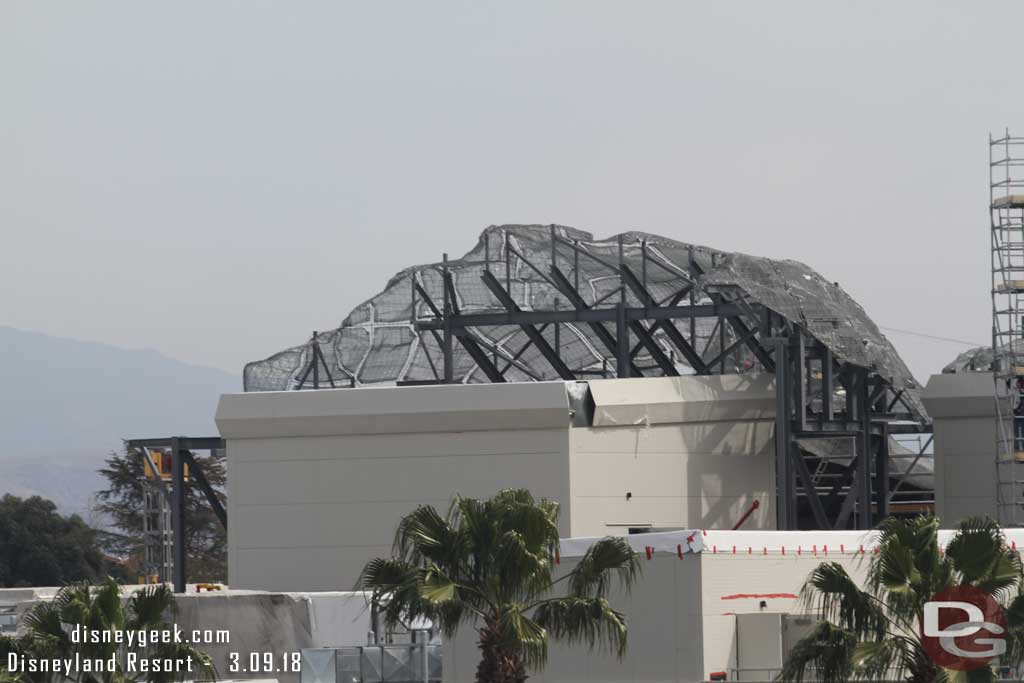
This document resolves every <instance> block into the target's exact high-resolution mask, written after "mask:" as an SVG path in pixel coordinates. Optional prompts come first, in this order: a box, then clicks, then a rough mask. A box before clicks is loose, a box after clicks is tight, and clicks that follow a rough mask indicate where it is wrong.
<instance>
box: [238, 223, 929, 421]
mask: <svg viewBox="0 0 1024 683" xmlns="http://www.w3.org/2000/svg"><path fill="white" fill-rule="evenodd" d="M552 235H557V237H558V238H560V239H558V240H557V241H553V240H552ZM573 245H575V247H577V249H574V248H573ZM552 259H554V260H555V261H556V262H557V265H558V267H559V269H560V270H561V272H563V273H564V274H565V275H566V278H567V279H568V280H569V281H570V282H571V283H572V284H573V286H574V287H575V289H576V290H577V291H578V292H579V293H580V294H581V295H582V298H583V300H584V302H585V304H586V306H587V307H589V308H606V307H614V306H616V305H618V304H619V303H620V302H622V303H624V304H625V305H626V306H629V307H641V306H644V302H641V301H640V300H639V298H638V297H637V295H636V294H635V292H633V291H632V290H630V289H629V288H626V287H624V286H623V284H622V281H621V280H620V277H619V274H618V267H619V264H620V263H622V264H625V265H626V266H627V267H628V268H629V269H630V270H632V271H633V272H634V273H636V274H637V276H638V277H642V279H643V282H644V283H645V284H646V288H647V290H648V291H649V293H650V295H651V297H652V299H653V300H654V301H656V302H658V303H659V304H666V303H672V302H671V300H672V299H673V297H674V295H678V294H679V293H680V291H681V290H682V289H683V288H685V287H686V286H687V285H688V284H692V285H693V287H692V294H691V293H689V292H687V293H686V294H685V295H684V296H683V297H682V298H681V300H680V301H676V302H675V303H681V304H688V303H695V304H701V303H712V302H714V301H716V300H717V301H730V302H737V303H739V304H744V305H745V304H760V305H762V306H764V307H765V308H768V309H770V310H771V311H774V312H775V313H777V314H779V315H780V316H782V317H783V318H785V319H786V320H788V321H791V322H793V323H798V324H799V325H800V326H801V327H802V328H803V329H804V330H806V331H807V332H808V333H809V334H810V335H812V336H813V337H814V338H816V339H818V340H819V341H821V342H822V343H823V344H824V345H825V346H827V347H828V348H829V349H831V351H832V352H833V354H834V355H835V357H836V359H837V360H840V361H847V362H850V363H853V364H855V365H859V366H861V367H866V368H870V369H872V370H874V371H875V372H877V373H878V374H879V375H882V376H883V377H886V378H888V379H890V380H891V381H892V383H893V386H894V390H895V391H900V390H902V391H903V394H902V396H903V399H904V400H905V401H906V403H907V404H908V405H909V407H910V408H911V412H913V413H916V414H917V415H919V416H924V415H925V411H924V408H923V406H922V404H921V403H920V399H919V394H920V390H919V386H918V384H917V382H916V381H915V380H914V378H913V376H912V375H911V373H910V371H909V370H908V369H907V367H906V365H905V364H904V363H903V361H902V359H901V358H900V357H899V354H898V353H897V352H896V350H895V349H894V348H893V346H892V344H890V343H889V341H888V340H887V339H886V338H885V336H884V335H883V334H882V333H881V332H880V330H879V329H878V327H877V326H876V325H875V323H874V322H873V321H872V320H871V319H870V318H869V317H868V315H867V314H866V313H865V311H864V309H863V308H862V307H861V306H860V305H859V304H858V303H857V302H856V301H854V300H853V298H851V297H850V296H849V295H848V294H847V293H846V292H845V291H843V289H842V288H841V287H839V286H838V284H836V283H833V282H830V281H828V280H826V279H825V278H823V277H822V276H821V275H819V274H818V273H817V272H815V271H814V270H812V269H811V268H809V267H808V266H806V265H804V264H802V263H799V262H797V261H789V260H774V259H768V258H761V257H756V256H749V255H746V254H741V253H730V252H722V251H718V250H715V249H711V248H708V247H703V246H697V245H690V244H686V243H683V242H678V241H675V240H671V239H668V238H665V237H660V236H658V235H652V234H647V233H639V232H627V233H623V234H622V235H616V236H614V237H611V238H609V239H605V240H596V239H594V237H593V235H591V234H590V233H587V232H584V231H582V230H577V229H574V228H570V227H565V226H546V225H505V226H491V227H489V228H487V229H486V230H485V231H484V232H483V233H482V234H481V235H480V238H479V239H478V240H477V244H476V246H475V247H474V248H473V249H471V250H470V251H469V252H468V253H467V254H465V255H464V256H463V257H462V258H460V259H455V260H450V261H448V262H447V264H442V263H432V264H426V265H420V266H414V267H412V268H407V269H405V270H403V271H401V272H400V273H398V274H397V275H395V276H394V277H393V278H391V280H390V281H389V282H388V283H387V285H386V286H385V288H384V290H383V291H382V292H381V293H380V294H377V295H376V296H374V297H372V298H370V299H369V300H367V301H365V302H363V303H362V304H360V305H359V306H357V307H356V308H355V309H354V310H353V311H352V312H351V313H350V314H349V315H348V317H346V318H345V320H344V322H342V324H341V326H340V327H338V328H336V329H334V330H330V331H327V332H321V333H320V334H319V338H318V341H319V344H320V350H321V352H322V354H323V357H324V362H325V364H326V366H327V368H328V369H329V371H330V373H331V375H332V377H333V378H334V379H335V380H337V381H339V382H342V383H344V384H352V385H356V386H359V385H374V384H393V383H395V382H398V381H431V380H438V379H440V378H441V376H442V373H443V370H442V363H443V351H442V348H441V345H440V344H439V340H438V339H437V338H436V337H435V336H434V335H433V334H431V333H430V332H429V331H422V330H421V331H417V330H416V327H415V323H416V321H425V320H430V319H433V318H435V315H436V314H435V311H433V310H432V309H431V307H430V303H428V302H427V301H425V300H424V298H423V297H422V296H415V295H414V293H413V291H414V285H415V284H418V285H419V286H420V287H421V288H422V289H423V290H424V292H426V294H427V295H428V296H429V297H430V299H432V301H433V302H438V303H439V302H440V301H441V300H442V299H443V296H444V293H443V287H442V282H443V276H442V268H443V267H444V266H445V265H446V266H447V268H448V270H449V272H450V273H451V276H452V280H453V283H454V289H455V301H454V302H453V304H454V305H455V306H456V307H457V308H458V310H459V312H460V313H462V314H470V313H503V312H505V310H506V309H505V308H504V307H503V306H502V305H501V303H500V302H499V301H498V299H497V298H496V297H495V295H494V294H493V293H492V292H491V290H490V289H488V287H487V286H485V284H484V283H483V281H482V279H481V278H482V276H483V274H484V271H485V270H490V272H491V273H492V274H493V275H494V276H495V277H496V278H497V279H498V280H499V281H500V282H501V283H502V284H503V286H505V287H506V289H507V290H508V291H509V292H510V293H511V295H512V298H513V299H514V300H515V302H516V304H517V305H518V306H519V308H521V309H522V310H525V311H546V310H554V309H559V308H562V309H564V308H572V307H573V305H572V304H571V303H570V302H569V301H567V300H566V297H565V296H564V295H563V294H562V293H561V292H559V291H558V290H557V289H556V288H555V287H554V286H552V284H551V283H550V282H549V280H548V277H547V274H548V273H549V272H550V266H551V263H552ZM690 259H692V260H693V262H694V263H695V264H696V268H695V269H693V268H691V267H690ZM691 272H695V273H702V274H700V275H697V276H696V277H695V278H691V275H690V273H691ZM435 305H436V304H435ZM750 323H751V324H752V325H756V323H757V321H756V320H750ZM669 324H672V325H675V326H677V328H678V329H679V331H680V332H682V333H683V335H684V336H685V337H686V339H687V340H690V341H691V345H692V346H693V348H694V349H695V350H696V352H697V354H698V355H699V356H700V358H701V359H702V360H703V361H704V362H710V361H714V364H715V366H716V367H715V370H714V371H715V372H724V373H742V372H747V371H751V370H756V369H758V365H757V362H756V359H755V358H754V356H753V354H752V352H751V351H750V350H749V349H748V348H747V347H746V346H744V345H742V344H737V343H736V342H737V341H740V335H739V334H738V333H737V332H736V330H735V329H734V328H733V327H732V326H731V325H727V324H724V323H722V321H721V320H720V319H718V318H713V317H710V318H696V319H692V320H677V321H672V322H670V323H669ZM540 329H541V333H542V335H543V336H544V338H545V340H546V341H548V343H549V344H550V345H551V346H552V347H557V350H558V353H559V356H560V357H561V358H562V359H563V361H564V362H565V364H566V365H567V366H568V367H569V368H570V369H571V370H572V372H573V373H574V374H575V375H576V376H578V377H581V378H586V377H587V376H591V377H594V376H605V377H614V376H615V367H616V362H615V354H614V353H613V352H612V351H611V350H609V349H608V348H607V346H606V345H604V344H602V341H601V340H600V339H599V338H598V336H597V335H596V334H595V332H594V330H593V328H592V327H590V326H589V325H587V324H584V323H562V324H559V325H548V326H541V327H540ZM472 332H473V335H474V336H475V337H476V338H477V340H478V341H479V342H480V344H481V346H482V347H483V348H484V349H485V350H486V352H487V353H488V354H489V355H491V356H492V357H493V359H494V360H495V361H496V365H498V366H499V367H501V368H502V369H503V370H506V368H507V370H506V371H505V377H506V379H508V380H509V381H538V380H550V379H558V374H557V372H555V370H554V369H553V368H552V367H551V365H550V363H549V362H548V361H547V360H546V358H545V357H544V356H543V354H542V353H541V352H540V351H539V350H538V349H537V348H536V345H531V344H528V338H527V336H526V333H525V332H524V331H523V330H522V329H521V328H520V327H518V326H513V325H508V326H489V327H479V328H473V329H472ZM651 336H652V338H653V339H654V341H655V342H656V343H657V344H658V347H659V348H660V349H661V350H662V352H663V353H664V354H665V355H666V356H669V357H670V358H671V361H672V363H674V364H675V366H676V368H677V369H678V370H679V372H680V373H682V374H687V373H692V372H694V369H693V367H692V365H693V363H690V362H688V361H687V360H686V359H685V358H682V357H679V356H678V351H677V350H676V347H674V346H673V344H672V343H671V341H670V339H668V338H667V336H666V333H665V330H664V329H660V328H653V327H652V328H651ZM630 343H631V345H633V346H635V347H636V348H637V351H636V353H635V355H634V368H635V369H638V370H640V372H641V373H642V374H645V375H646V374H650V375H660V374H662V373H661V372H660V371H659V370H658V366H657V365H656V363H655V359H654V357H653V356H652V354H651V353H650V352H649V351H648V350H646V349H645V348H643V346H642V345H641V344H640V343H639V339H638V338H637V337H635V336H631V338H630ZM732 346H736V348H735V349H730V347H732ZM724 351H728V353H723V352H724ZM311 360H312V347H311V345H309V344H303V345H299V346H295V347H293V348H290V349H286V350H284V351H281V352H280V353H276V354H274V355H272V356H270V357H269V358H266V359H264V360H260V361H256V362H253V363H249V364H248V365H247V366H246V367H245V371H244V384H245V390H246V391H283V390H290V389H295V388H297V385H298V384H299V381H300V379H301V378H302V375H303V371H304V370H305V369H306V368H308V367H309V366H310V361H311ZM452 365H453V368H454V372H453V374H454V378H455V381H457V382H464V383H473V382H487V381H488V378H487V377H486V375H484V373H483V372H482V371H481V370H480V368H478V367H477V365H476V363H475V362H474V361H473V359H472V358H471V357H470V356H469V354H468V353H467V352H466V351H465V350H464V349H463V348H462V347H461V346H460V345H459V344H455V346H454V355H453V363H452ZM634 374H635V370H634Z"/></svg>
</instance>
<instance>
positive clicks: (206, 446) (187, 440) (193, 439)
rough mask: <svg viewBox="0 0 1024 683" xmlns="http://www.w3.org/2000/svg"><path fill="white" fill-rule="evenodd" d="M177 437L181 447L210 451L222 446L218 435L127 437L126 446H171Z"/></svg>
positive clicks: (222, 441) (222, 440)
mask: <svg viewBox="0 0 1024 683" xmlns="http://www.w3.org/2000/svg"><path fill="white" fill-rule="evenodd" d="M175 439H177V440H178V444H179V446H180V447H181V448H188V449H191V450H193V451H212V450H220V449H222V448H224V439H222V438H220V437H219V436H179V437H170V436H169V437H165V438H160V439H128V441H127V442H126V443H127V445H128V448H171V446H172V445H173V443H172V442H173V441H174V440H175Z"/></svg>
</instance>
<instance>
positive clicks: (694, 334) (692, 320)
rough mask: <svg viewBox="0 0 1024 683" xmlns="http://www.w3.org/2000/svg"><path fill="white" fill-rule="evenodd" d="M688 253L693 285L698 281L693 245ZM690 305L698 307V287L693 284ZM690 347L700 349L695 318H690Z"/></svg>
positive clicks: (688, 249) (688, 265)
mask: <svg viewBox="0 0 1024 683" xmlns="http://www.w3.org/2000/svg"><path fill="white" fill-rule="evenodd" d="M686 253H687V264H686V265H687V270H688V271H689V273H690V282H691V283H693V282H696V281H697V262H696V261H695V260H694V258H693V245H692V244H691V245H690V246H689V247H688V248H687V251H686ZM690 305H691V306H696V305H697V287H696V286H695V285H692V284H691V286H690ZM690 346H692V347H693V348H695V349H696V348H698V347H697V319H696V318H693V317H691V318H690Z"/></svg>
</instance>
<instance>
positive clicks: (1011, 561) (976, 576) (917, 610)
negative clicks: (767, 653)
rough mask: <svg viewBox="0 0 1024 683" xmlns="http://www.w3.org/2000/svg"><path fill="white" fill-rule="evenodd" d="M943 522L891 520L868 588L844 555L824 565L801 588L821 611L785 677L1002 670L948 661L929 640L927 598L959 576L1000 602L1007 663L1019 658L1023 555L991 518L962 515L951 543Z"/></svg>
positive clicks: (939, 675) (875, 677) (917, 681)
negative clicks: (924, 620)
mask: <svg viewBox="0 0 1024 683" xmlns="http://www.w3.org/2000/svg"><path fill="white" fill-rule="evenodd" d="M938 529H939V520H938V519H937V518H935V517H928V516H922V517H917V518H914V519H897V518H889V519H887V520H885V521H884V522H883V523H882V525H881V526H880V528H879V540H878V550H877V552H876V553H875V554H873V555H871V556H870V561H869V565H868V571H867V583H866V585H865V587H864V588H863V589H862V588H861V587H860V586H859V585H858V584H857V583H856V582H855V581H854V580H853V579H852V578H850V576H849V575H848V574H847V573H846V570H845V569H844V568H843V567H842V565H840V564H839V563H836V562H827V563H824V564H821V565H819V566H818V567H817V568H816V569H815V570H814V571H813V572H812V573H811V575H810V577H809V578H808V579H807V582H806V583H805V585H804V588H803V591H802V593H801V598H802V600H803V602H804V605H805V606H806V607H807V609H808V610H809V611H812V612H817V613H818V614H820V615H821V618H822V621H821V622H820V623H819V624H818V625H817V626H816V627H815V629H814V630H813V631H812V632H811V633H810V634H808V636H807V637H805V638H804V639H802V640H801V641H800V642H798V643H797V644H796V646H794V648H793V650H792V652H791V653H790V655H789V659H788V660H787V661H786V663H785V668H784V669H783V671H782V673H781V674H780V676H779V680H782V681H798V682H799V681H803V680H813V681H821V682H822V683H833V682H837V683H838V682H839V681H848V680H867V681H894V680H905V681H910V682H912V683H931V682H933V681H994V680H996V679H995V673H994V672H993V671H992V669H991V668H990V667H988V666H983V667H981V668H979V669H975V670H973V671H954V670H950V669H945V668H943V667H942V666H940V665H939V664H938V663H937V662H936V661H935V660H934V659H933V658H932V657H931V656H929V654H928V652H927V651H926V649H925V648H924V647H923V646H922V641H921V637H920V635H919V625H920V615H921V614H923V610H924V605H925V603H926V602H928V601H929V600H931V599H932V596H934V595H935V594H936V593H939V592H940V591H943V590H946V589H950V588H953V587H957V586H970V587H973V588H976V589H979V590H980V591H982V592H984V593H985V594H987V595H989V596H991V597H992V598H993V599H994V600H996V601H997V602H998V603H999V604H1000V605H1001V606H1002V608H1003V610H1004V614H1005V617H1006V623H1007V629H1006V644H1007V651H1006V654H1005V655H1004V656H1003V657H1002V658H1001V660H1000V663H1001V664H1003V665H1015V664H1018V663H1019V662H1020V661H1021V659H1022V658H1024V647H1022V646H1024V595H1022V591H1024V576H1022V568H1021V559H1020V556H1019V555H1018V554H1017V552H1016V550H1014V549H1011V548H1009V547H1008V546H1007V544H1006V541H1005V539H1004V537H1003V534H1002V532H1001V531H1000V529H999V526H998V525H997V524H996V523H995V522H993V521H991V520H989V519H969V520H965V521H964V522H962V523H961V524H960V526H959V528H958V530H957V532H956V534H955V535H954V537H953V539H952V541H951V542H950V543H949V545H948V546H947V547H946V549H945V551H943V550H942V549H941V547H940V546H939V542H938Z"/></svg>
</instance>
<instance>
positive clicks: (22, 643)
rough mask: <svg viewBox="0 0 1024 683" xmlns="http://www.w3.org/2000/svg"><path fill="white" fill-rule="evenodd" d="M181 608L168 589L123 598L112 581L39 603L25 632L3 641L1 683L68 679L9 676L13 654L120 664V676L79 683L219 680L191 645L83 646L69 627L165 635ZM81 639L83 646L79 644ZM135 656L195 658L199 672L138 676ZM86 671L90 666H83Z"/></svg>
mask: <svg viewBox="0 0 1024 683" xmlns="http://www.w3.org/2000/svg"><path fill="white" fill-rule="evenodd" d="M174 609H175V602H174V593H172V592H171V590H170V589H169V588H168V587H167V586H164V585H159V586H147V587H145V588H142V589H139V590H137V591H135V592H133V593H132V594H131V597H129V598H128V599H127V600H124V599H122V595H121V586H120V584H118V583H117V581H115V580H114V579H112V578H108V579H106V580H105V581H103V582H102V583H100V584H99V585H96V586H94V585H93V584H91V583H89V582H87V581H83V582H79V583H73V584H69V585H67V586H65V587H64V588H62V589H61V590H60V591H59V592H58V593H57V595H56V597H55V598H54V599H53V600H52V601H43V602H38V603H36V604H35V605H34V606H33V607H32V609H31V610H30V611H29V612H28V613H27V614H26V615H25V616H24V617H23V619H22V625H23V626H24V628H25V633H24V634H23V635H21V636H18V637H11V636H0V682H2V683H61V682H62V681H65V680H67V679H66V678H65V677H64V676H63V674H54V673H51V672H47V673H34V672H24V671H21V670H19V671H15V672H12V671H9V670H8V669H7V668H6V667H7V655H8V653H11V652H13V653H15V654H17V655H24V656H25V657H26V658H29V659H35V660H40V659H51V660H52V659H74V658H75V656H76V654H77V655H79V656H80V657H81V659H82V660H86V659H90V660H95V659H102V660H104V661H109V660H110V659H111V658H113V660H114V661H115V662H116V664H117V668H116V670H115V671H103V672H98V673H96V672H82V671H77V672H71V673H72V675H71V677H70V679H71V680H72V681H75V682H76V683H130V682H132V681H147V682H148V683H171V682H172V681H183V680H185V679H191V680H215V679H216V671H215V669H214V666H213V662H212V660H211V659H210V657H209V655H207V654H206V653H204V652H201V651H200V650H198V649H196V648H194V647H192V646H191V645H189V644H188V643H175V642H169V643H164V642H160V643H153V644H148V645H147V647H145V648H142V647H138V646H137V645H134V644H133V645H132V646H131V647H129V646H127V645H125V644H118V643H114V642H105V643H104V642H100V643H93V642H82V640H83V639H80V638H79V639H76V638H73V637H72V635H71V633H70V629H69V628H68V627H69V626H74V625H80V626H82V627H83V628H87V629H90V630H92V631H153V630H157V631H165V630H170V629H172V626H171V625H170V624H169V623H168V622H167V621H166V620H165V616H166V615H170V614H173V612H174ZM76 640H78V642H76ZM130 653H134V654H135V655H136V656H137V657H138V658H139V659H161V660H166V659H182V660H184V659H185V658H190V659H191V661H192V668H193V671H192V672H189V671H188V670H187V669H186V668H185V667H179V668H176V669H175V670H172V671H166V672H165V671H160V672H155V673H145V674H142V673H138V672H136V671H132V670H130V667H127V666H126V662H127V658H128V655H129V654H130ZM83 668H84V667H83Z"/></svg>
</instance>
